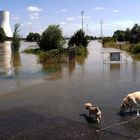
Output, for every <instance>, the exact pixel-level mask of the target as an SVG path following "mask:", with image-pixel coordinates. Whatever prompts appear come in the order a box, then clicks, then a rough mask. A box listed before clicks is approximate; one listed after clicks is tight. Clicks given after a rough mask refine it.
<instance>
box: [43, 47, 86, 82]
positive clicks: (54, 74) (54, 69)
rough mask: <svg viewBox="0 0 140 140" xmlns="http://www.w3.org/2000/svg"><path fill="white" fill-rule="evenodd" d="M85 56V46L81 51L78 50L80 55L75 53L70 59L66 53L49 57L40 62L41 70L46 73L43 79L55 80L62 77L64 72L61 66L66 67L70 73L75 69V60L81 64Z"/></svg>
mask: <svg viewBox="0 0 140 140" xmlns="http://www.w3.org/2000/svg"><path fill="white" fill-rule="evenodd" d="M87 56H88V51H87V48H84V49H82V52H80V55H76V57H75V58H74V59H72V60H70V59H69V56H68V55H66V54H62V55H58V56H55V57H53V58H51V59H49V60H48V61H47V62H44V63H42V71H43V72H44V73H46V74H48V75H47V77H46V78H45V79H46V80H55V79H60V78H62V77H63V76H64V74H65V73H64V71H63V68H67V70H68V73H69V75H72V73H73V71H74V70H75V64H76V62H77V64H79V65H83V64H84V63H85V59H86V58H87ZM69 60H70V61H69Z"/></svg>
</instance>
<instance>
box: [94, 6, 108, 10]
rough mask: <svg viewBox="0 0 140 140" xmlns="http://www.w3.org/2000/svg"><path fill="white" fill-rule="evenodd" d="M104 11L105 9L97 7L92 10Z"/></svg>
mask: <svg viewBox="0 0 140 140" xmlns="http://www.w3.org/2000/svg"><path fill="white" fill-rule="evenodd" d="M104 9H105V8H104V7H98V6H97V7H95V8H94V10H104Z"/></svg>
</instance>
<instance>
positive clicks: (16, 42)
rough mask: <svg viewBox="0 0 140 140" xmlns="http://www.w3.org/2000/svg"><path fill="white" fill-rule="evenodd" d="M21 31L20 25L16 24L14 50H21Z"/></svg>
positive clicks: (13, 40) (13, 41)
mask: <svg viewBox="0 0 140 140" xmlns="http://www.w3.org/2000/svg"><path fill="white" fill-rule="evenodd" d="M19 31H20V25H19V24H16V25H15V26H14V32H13V39H12V51H13V52H17V51H19V48H20V40H21V37H20V34H19Z"/></svg>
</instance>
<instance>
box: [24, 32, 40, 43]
mask: <svg viewBox="0 0 140 140" xmlns="http://www.w3.org/2000/svg"><path fill="white" fill-rule="evenodd" d="M39 40H40V34H39V33H32V32H31V33H29V34H28V35H27V37H26V41H30V42H38V41H39Z"/></svg>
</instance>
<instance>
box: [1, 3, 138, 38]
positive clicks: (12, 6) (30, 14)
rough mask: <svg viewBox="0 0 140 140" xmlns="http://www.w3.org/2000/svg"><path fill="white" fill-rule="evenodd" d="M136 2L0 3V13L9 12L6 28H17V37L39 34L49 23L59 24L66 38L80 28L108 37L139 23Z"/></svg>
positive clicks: (86, 31) (91, 33) (90, 33)
mask: <svg viewBox="0 0 140 140" xmlns="http://www.w3.org/2000/svg"><path fill="white" fill-rule="evenodd" d="M139 7H140V0H0V11H9V12H10V26H11V28H12V30H13V29H14V25H15V24H17V23H18V24H20V25H21V31H20V32H21V35H22V36H23V37H26V36H27V35H28V34H29V33H30V32H37V33H42V32H43V31H44V30H45V29H46V28H47V27H48V26H49V25H50V24H55V25H60V27H61V28H62V31H63V35H64V36H66V37H70V36H71V35H73V33H74V32H76V31H77V30H79V29H81V28H82V18H81V17H82V16H81V11H84V16H83V25H84V31H85V33H86V34H87V35H92V36H100V35H101V20H102V32H103V36H112V35H113V33H114V31H116V30H125V29H126V28H132V26H133V25H134V24H135V23H138V24H139V23H140V8H139Z"/></svg>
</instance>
